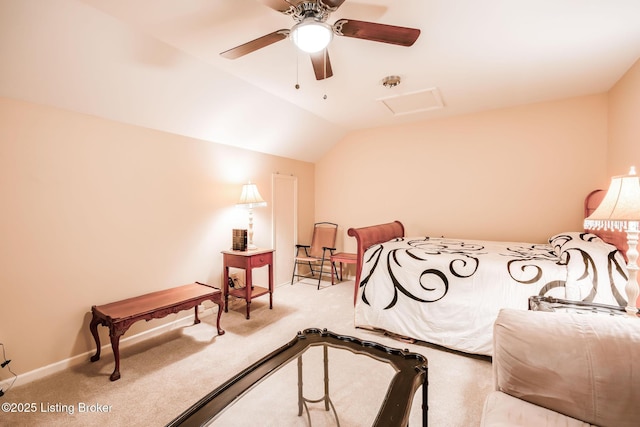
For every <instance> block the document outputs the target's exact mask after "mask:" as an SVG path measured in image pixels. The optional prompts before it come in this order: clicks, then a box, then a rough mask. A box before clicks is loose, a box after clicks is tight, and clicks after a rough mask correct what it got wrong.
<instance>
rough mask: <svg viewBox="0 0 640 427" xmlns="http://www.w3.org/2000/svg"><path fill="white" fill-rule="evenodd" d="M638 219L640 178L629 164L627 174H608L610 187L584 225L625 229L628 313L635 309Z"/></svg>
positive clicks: (607, 228) (634, 311)
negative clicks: (610, 175) (609, 175)
mask: <svg viewBox="0 0 640 427" xmlns="http://www.w3.org/2000/svg"><path fill="white" fill-rule="evenodd" d="M639 222H640V178H639V177H638V175H636V170H635V167H633V166H632V167H631V170H630V171H629V175H622V176H614V177H613V178H611V185H609V190H607V194H606V195H605V196H604V199H603V200H602V202H601V203H600V206H598V208H597V209H596V210H595V211H594V212H593V213H592V214H591V215H589V217H588V218H587V219H585V220H584V226H585V228H586V229H605V230H614V231H624V232H626V233H627V243H628V245H629V249H628V250H627V258H628V260H629V262H628V263H627V269H628V270H629V280H628V281H627V285H626V286H625V291H626V293H627V307H626V308H625V310H626V311H627V313H629V314H631V315H635V314H636V313H637V312H638V309H637V307H636V301H637V299H638V292H639V291H638V282H637V275H638V264H637V261H638V231H639V229H638V223H639Z"/></svg>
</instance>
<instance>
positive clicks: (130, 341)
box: [0, 307, 217, 392]
mask: <svg viewBox="0 0 640 427" xmlns="http://www.w3.org/2000/svg"><path fill="white" fill-rule="evenodd" d="M214 311H215V309H214V308H213V307H211V308H209V307H206V308H205V310H203V311H201V312H199V313H198V317H199V318H200V319H202V318H204V317H206V316H209V315H211V312H214ZM215 312H216V313H217V311H215ZM193 321H194V315H193V314H190V315H187V316H184V317H181V318H179V319H176V320H173V321H171V322H169V323H165V324H164V325H160V326H157V327H155V328H152V329H149V330H146V331H142V332H140V333H138V334H135V335H132V336H130V337H126V338H125V337H122V339H121V341H120V350H122V349H123V348H127V347H129V346H132V345H134V344H137V343H139V342H142V341H144V340H147V339H149V338H154V337H157V336H159V335H162V334H164V333H166V332H169V331H171V330H173V329H174V328H178V327H184V326H188V325H190V324H193ZM183 323H184V325H183ZM100 351H101V353H102V355H105V354H110V355H111V356H112V357H113V353H112V351H111V343H110V342H109V343H107V344H104V345H102V346H101V347H100ZM94 354H95V349H94V350H89V351H87V352H84V353H81V354H78V355H75V356H72V357H69V358H68V359H64V360H61V361H59V362H55V363H52V364H50V365H47V366H43V367H41V368H37V369H34V370H32V371H29V372H25V373H24V374H18V376H17V378H16V377H11V378H7V379H4V380H2V381H0V389H2V390H4V391H5V392H6V391H7V390H6V389H7V387H9V386H10V385H11V383H12V382H13V380H14V379H15V383H14V384H13V385H12V386H11V387H17V386H19V385H24V384H28V383H30V382H33V381H35V380H39V379H41V378H44V377H48V376H49V375H52V374H55V373H58V372H62V371H64V370H65V369H69V368H72V367H74V366H76V365H79V364H81V363H91V362H90V361H89V359H90V358H91V356H93V355H94Z"/></svg>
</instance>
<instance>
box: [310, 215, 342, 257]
mask: <svg viewBox="0 0 640 427" xmlns="http://www.w3.org/2000/svg"><path fill="white" fill-rule="evenodd" d="M337 234H338V224H334V223H332V222H317V223H315V224H314V225H313V237H312V238H311V248H309V255H311V256H312V257H315V258H322V252H323V249H322V248H334V247H335V245H336V235H337ZM328 256H329V255H327V257H328Z"/></svg>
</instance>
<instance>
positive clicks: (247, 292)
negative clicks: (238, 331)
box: [222, 249, 273, 319]
mask: <svg viewBox="0 0 640 427" xmlns="http://www.w3.org/2000/svg"><path fill="white" fill-rule="evenodd" d="M222 259H223V263H224V268H223V270H224V278H223V283H222V287H223V293H224V302H225V306H224V311H225V312H228V311H229V305H228V304H229V295H233V296H235V297H238V298H243V299H244V300H246V302H247V319H249V317H250V315H251V300H252V299H253V298H257V297H259V296H262V295H265V294H267V293H268V294H269V308H270V309H272V308H273V249H252V250H247V251H222ZM265 265H267V266H269V285H268V288H264V287H260V286H255V285H254V284H253V274H252V270H253V269H254V268H258V267H264V266H265ZM230 267H233V268H242V269H243V270H244V271H245V278H246V283H245V287H244V288H241V289H229V268H230Z"/></svg>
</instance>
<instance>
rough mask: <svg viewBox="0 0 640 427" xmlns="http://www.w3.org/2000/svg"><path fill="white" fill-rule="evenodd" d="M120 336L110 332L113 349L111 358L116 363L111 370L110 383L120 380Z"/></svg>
mask: <svg viewBox="0 0 640 427" xmlns="http://www.w3.org/2000/svg"><path fill="white" fill-rule="evenodd" d="M121 335H122V334H118V333H117V332H111V333H110V334H109V336H110V338H111V348H112V349H113V358H114V359H115V362H116V367H115V368H114V370H113V373H112V374H111V376H110V377H109V379H110V380H111V381H116V380H119V379H120V336H121Z"/></svg>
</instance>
